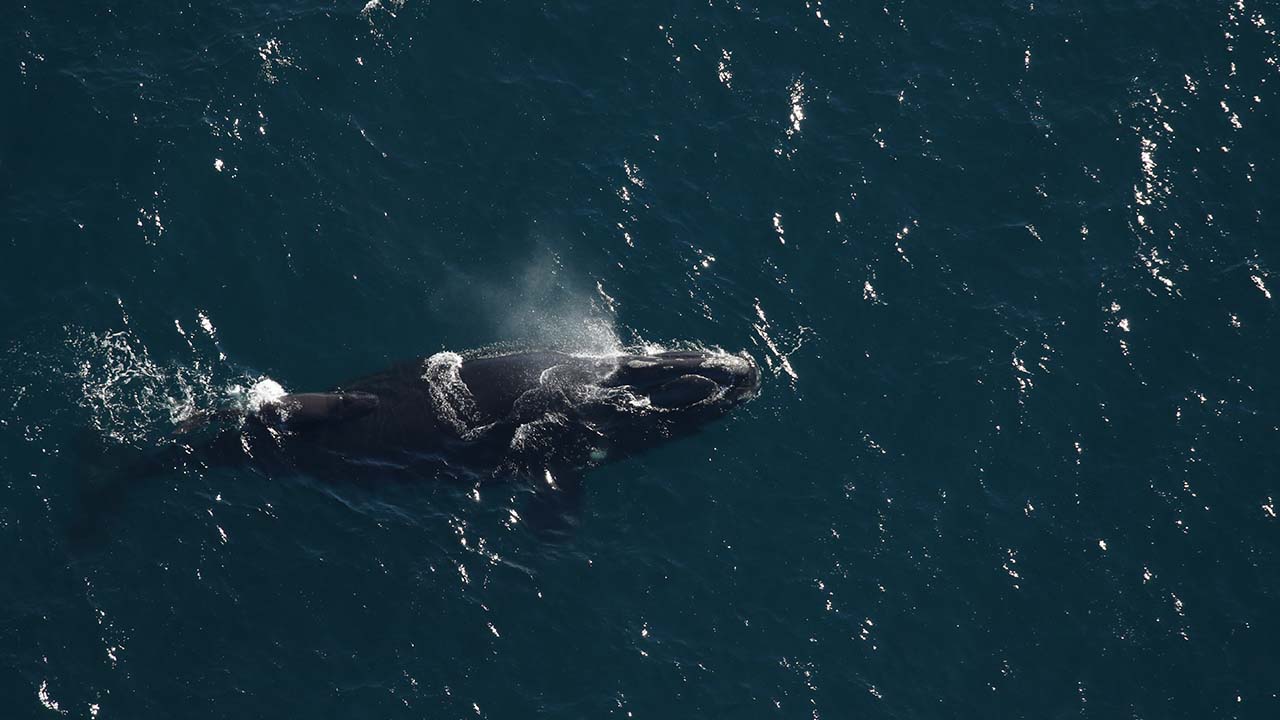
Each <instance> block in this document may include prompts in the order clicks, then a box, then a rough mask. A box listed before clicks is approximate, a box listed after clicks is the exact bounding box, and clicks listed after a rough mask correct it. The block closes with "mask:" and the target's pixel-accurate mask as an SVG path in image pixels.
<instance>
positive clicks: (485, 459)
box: [159, 350, 760, 481]
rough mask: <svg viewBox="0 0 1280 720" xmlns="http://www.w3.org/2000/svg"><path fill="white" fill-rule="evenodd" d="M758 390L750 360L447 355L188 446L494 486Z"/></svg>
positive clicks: (202, 434)
mask: <svg viewBox="0 0 1280 720" xmlns="http://www.w3.org/2000/svg"><path fill="white" fill-rule="evenodd" d="M759 390H760V368H759V366H758V365H757V364H756V362H755V361H754V360H753V359H752V358H751V356H750V355H748V354H747V353H745V352H743V353H739V354H730V353H727V352H723V351H709V350H682V351H661V352H653V353H620V354H616V355H608V356H587V355H574V354H569V353H563V352H520V353H511V354H499V355H488V356H485V355H477V356H473V357H469V358H466V359H464V358H463V357H462V356H460V355H458V354H455V353H447V352H446V353H438V354H436V355H432V356H430V357H427V358H420V359H418V360H415V361H412V362H408V363H402V364H399V365H396V366H393V367H391V368H389V369H387V370H384V371H382V372H379V373H377V374H374V375H370V376H367V377H363V378H360V379H357V380H353V381H351V382H349V383H344V384H343V385H341V386H339V387H337V388H334V389H332V390H329V391H327V392H316V393H296V394H286V395H282V396H280V397H278V398H275V399H272V400H269V401H266V402H263V403H262V404H260V405H259V406H258V407H256V408H254V409H253V410H251V411H247V412H246V411H228V410H224V411H218V412H205V413H197V414H196V415H195V416H193V417H191V418H189V419H188V420H186V421H185V422H184V423H182V424H181V425H180V426H179V432H178V434H177V435H176V437H177V438H178V439H179V441H180V442H179V447H180V448H181V453H180V454H179V457H180V458H181V459H182V460H181V461H182V462H188V461H189V460H190V459H191V458H198V459H201V460H202V461H206V462H213V463H217V464H222V463H224V462H228V461H241V460H242V461H250V462H260V463H264V464H275V463H281V462H282V463H285V464H287V465H288V466H290V467H300V468H311V467H318V466H319V465H324V466H325V467H333V466H334V465H335V464H337V465H338V466H341V467H348V468H356V467H360V466H374V467H377V468H388V467H391V468H396V467H402V468H413V467H417V466H419V465H424V464H426V465H436V466H437V467H439V466H446V467H447V468H449V469H450V471H452V472H461V473H462V474H464V475H466V476H467V477H468V478H470V479H475V480H477V481H485V480H488V479H491V478H496V477H501V476H503V475H509V474H511V473H516V474H519V473H527V472H534V473H540V472H542V471H544V470H545V471H546V472H548V473H549V472H553V471H554V472H559V471H561V470H580V469H584V468H588V467H592V466H595V465H598V464H600V463H601V462H604V461H606V460H613V459H616V458H619V457H623V456H626V455H630V454H632V453H634V452H636V451H639V450H641V449H644V448H646V447H650V446H652V445H655V444H658V443H661V442H663V441H665V440H668V439H671V438H676V437H680V436H684V435H688V434H691V433H693V432H694V431H696V430H697V429H698V428H700V427H702V426H704V425H706V424H707V423H709V422H711V421H713V420H715V419H716V418H719V417H721V416H723V415H725V414H726V413H728V412H729V411H731V410H732V409H734V408H736V407H738V406H740V405H742V404H743V403H745V402H746V401H748V400H750V399H752V398H753V397H755V396H756V395H757V394H758V393H759ZM210 435H212V437H208V436H210ZM159 462H161V464H171V463H167V462H165V461H159Z"/></svg>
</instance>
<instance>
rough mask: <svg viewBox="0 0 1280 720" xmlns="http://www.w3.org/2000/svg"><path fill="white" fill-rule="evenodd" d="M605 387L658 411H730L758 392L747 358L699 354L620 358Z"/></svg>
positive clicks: (757, 371)
mask: <svg viewBox="0 0 1280 720" xmlns="http://www.w3.org/2000/svg"><path fill="white" fill-rule="evenodd" d="M614 363H615V366H614V369H613V371H612V372H611V373H610V374H609V375H608V376H607V377H606V378H605V380H604V381H603V382H602V383H601V385H602V386H603V387H615V388H625V389H627V390H629V391H630V392H632V393H633V394H635V395H636V396H637V397H642V398H644V399H646V400H648V402H649V403H650V404H651V405H652V406H653V407H656V408H661V409H664V410H668V411H673V410H674V411H679V410H691V409H696V408H705V409H719V410H728V409H731V408H732V407H734V406H736V405H739V404H741V403H743V402H745V401H747V400H750V399H751V398H753V397H755V396H756V395H757V394H759V392H760V367H759V366H758V365H756V363H755V361H754V360H752V359H751V356H750V355H747V354H746V353H743V354H741V355H731V354H728V353H723V352H709V351H703V350H692V351H668V352H659V353H654V354H649V355H620V356H617V357H616V358H615V359H614Z"/></svg>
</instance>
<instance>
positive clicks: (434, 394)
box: [422, 351, 476, 435]
mask: <svg viewBox="0 0 1280 720" xmlns="http://www.w3.org/2000/svg"><path fill="white" fill-rule="evenodd" d="M422 378H423V379H424V380H426V381H427V386H428V387H429V388H430V391H431V400H432V402H433V403H434V405H435V409H436V412H438V413H439V414H440V417H441V419H443V420H444V421H445V422H447V423H449V425H450V426H451V427H453V429H454V430H456V431H457V432H458V434H459V435H466V434H467V432H468V431H469V430H471V428H472V426H473V425H474V424H475V422H476V403H475V399H474V398H473V397H472V396H471V390H470V389H468V388H467V384H466V383H464V382H462V356H461V355H459V354H458V353H455V352H447V351H446V352H438V353H436V354H435V355H432V356H431V357H429V358H427V362H426V367H425V368H424V369H423V375H422Z"/></svg>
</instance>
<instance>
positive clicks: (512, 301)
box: [480, 251, 638, 357]
mask: <svg viewBox="0 0 1280 720" xmlns="http://www.w3.org/2000/svg"><path fill="white" fill-rule="evenodd" d="M578 277H579V276H577V275H575V274H574V273H572V272H571V271H569V270H568V269H567V268H566V267H565V266H564V263H563V261H562V260H561V259H560V257H559V256H558V255H557V254H555V253H554V252H551V251H544V252H543V253H542V254H541V255H539V256H538V257H536V258H534V259H533V260H532V261H530V262H529V264H528V265H526V266H525V267H524V268H523V269H522V270H521V272H520V274H519V275H517V276H515V277H513V278H512V279H511V282H510V283H505V284H504V283H494V284H491V285H486V286H482V287H481V289H480V294H481V302H482V305H483V308H484V310H485V314H486V315H487V316H488V317H489V318H491V320H492V325H493V328H494V333H495V335H496V336H497V337H500V338H503V343H502V345H503V346H504V347H507V348H527V349H546V350H558V351H561V352H566V353H570V354H573V355H584V356H597V357H604V356H610V355H617V354H619V353H622V352H624V350H625V348H626V346H627V345H628V344H634V343H636V342H637V341H638V338H635V337H631V338H628V339H626V340H624V338H623V337H622V335H621V334H620V333H619V329H618V323H617V318H616V311H617V301H616V300H614V299H613V298H612V297H610V296H609V294H608V293H607V292H606V291H605V289H604V287H603V286H602V285H601V284H600V283H598V282H597V283H596V287H595V288H594V289H589V288H588V287H587V286H585V285H584V284H582V282H581V281H580V280H579V279H578Z"/></svg>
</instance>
